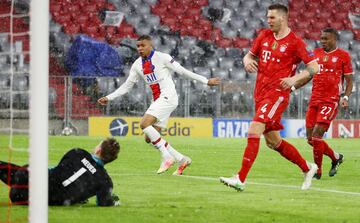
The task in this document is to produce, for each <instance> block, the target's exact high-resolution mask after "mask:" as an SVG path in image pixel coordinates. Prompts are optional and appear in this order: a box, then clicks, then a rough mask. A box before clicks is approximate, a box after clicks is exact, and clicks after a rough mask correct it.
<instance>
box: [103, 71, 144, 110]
mask: <svg viewBox="0 0 360 223" xmlns="http://www.w3.org/2000/svg"><path fill="white" fill-rule="evenodd" d="M138 81H139V76H138V75H137V72H136V71H135V69H134V65H133V66H132V67H131V69H130V74H129V77H128V78H127V79H126V81H125V83H123V84H122V85H121V86H120V87H119V88H118V89H116V90H115V91H114V92H113V93H111V94H109V95H107V96H105V97H101V98H99V99H98V101H97V102H98V103H99V104H101V105H106V104H107V103H108V102H109V101H111V100H114V99H115V98H117V97H120V96H122V95H124V94H126V93H128V92H129V91H130V90H131V89H132V88H133V86H134V84H135V83H136V82H138Z"/></svg>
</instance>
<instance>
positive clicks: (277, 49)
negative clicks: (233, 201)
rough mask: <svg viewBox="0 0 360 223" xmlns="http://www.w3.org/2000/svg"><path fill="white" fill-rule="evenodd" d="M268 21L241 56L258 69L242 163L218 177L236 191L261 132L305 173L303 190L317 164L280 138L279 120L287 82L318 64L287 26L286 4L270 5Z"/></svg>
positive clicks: (247, 65)
mask: <svg viewBox="0 0 360 223" xmlns="http://www.w3.org/2000/svg"><path fill="white" fill-rule="evenodd" d="M267 22H268V24H269V27H270V29H266V30H264V31H262V32H261V33H260V35H259V36H258V37H257V38H256V39H255V41H254V44H253V46H252V48H251V50H250V52H249V53H247V54H246V56H245V57H244V66H245V69H246V70H247V71H248V72H251V73H253V72H257V80H256V85H255V92H254V95H255V116H254V118H253V121H252V122H251V124H250V128H249V131H248V139H247V146H246V148H245V152H244V156H243V160H242V166H241V169H240V171H239V172H238V174H236V175H235V176H234V177H231V178H226V177H220V181H221V182H222V183H224V184H225V185H228V186H230V187H233V188H235V189H236V190H238V191H242V190H244V188H245V179H246V176H247V174H248V172H249V171H250V168H251V166H252V164H253V163H254V161H255V158H256V156H257V154H258V151H259V144H260V136H261V135H264V137H265V140H266V144H267V146H268V147H270V148H271V149H274V150H275V151H277V152H279V153H280V154H281V155H282V156H283V157H284V158H286V159H288V160H289V161H291V162H293V163H294V164H296V165H298V166H299V167H300V168H301V170H302V172H303V173H304V176H305V177H304V183H303V185H302V187H301V188H302V189H304V190H306V189H308V188H309V187H310V185H311V180H312V178H313V176H314V174H315V173H316V170H317V166H316V165H315V164H313V163H309V162H307V161H306V160H305V159H304V158H303V157H302V156H301V155H300V154H299V152H298V151H297V150H296V148H295V147H294V146H293V145H291V144H290V143H288V142H286V141H285V140H283V139H282V138H281V136H280V133H279V131H280V130H281V129H283V126H282V125H281V123H280V120H281V114H282V113H283V112H284V110H285V109H286V107H287V105H288V103H289V95H290V89H289V87H288V84H289V83H290V84H291V83H292V82H295V81H297V79H303V78H306V77H308V76H312V75H313V74H315V73H317V72H318V64H317V62H316V60H315V58H314V57H313V54H312V52H310V53H309V52H307V50H306V46H305V43H304V42H303V41H302V40H301V38H299V37H298V36H296V35H295V34H294V32H292V31H291V30H290V28H289V27H288V9H287V7H286V6H284V5H281V4H274V5H271V6H269V8H268V12H267ZM301 61H303V62H304V63H305V64H306V65H307V68H306V70H304V71H302V72H301V73H300V74H298V75H295V71H296V67H297V64H299V63H300V62H301ZM294 75H295V76H294ZM291 76H294V77H296V78H294V79H290V80H288V79H287V77H291ZM291 86H292V85H291Z"/></svg>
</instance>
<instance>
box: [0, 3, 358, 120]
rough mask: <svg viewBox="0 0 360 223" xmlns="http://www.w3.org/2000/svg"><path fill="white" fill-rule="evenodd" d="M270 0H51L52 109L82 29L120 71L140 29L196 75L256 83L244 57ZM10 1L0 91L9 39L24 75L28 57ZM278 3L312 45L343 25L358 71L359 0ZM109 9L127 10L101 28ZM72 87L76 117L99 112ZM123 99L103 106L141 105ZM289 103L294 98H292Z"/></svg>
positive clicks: (235, 97) (0, 97)
mask: <svg viewBox="0 0 360 223" xmlns="http://www.w3.org/2000/svg"><path fill="white" fill-rule="evenodd" d="M273 2H274V1H272V0H261V1H260V0H256V1H250V0H238V1H233V0H176V1H174V0H121V1H120V0H108V1H107V0H83V1H76V0H51V1H50V14H51V21H50V23H51V27H50V32H51V33H50V37H51V38H50V39H51V46H52V47H53V48H54V49H55V48H56V50H57V52H56V53H53V52H52V53H51V55H50V75H51V77H50V79H51V80H50V87H51V89H52V90H51V92H52V93H51V96H50V97H51V102H53V106H54V110H55V111H56V113H57V115H58V116H59V117H62V116H63V114H64V113H63V111H64V101H63V100H64V92H65V81H64V79H63V77H62V76H66V75H68V74H67V71H66V69H65V68H64V65H63V62H62V61H63V59H64V54H65V53H66V51H67V50H68V48H69V47H70V45H71V41H72V40H73V39H74V37H75V36H76V35H78V34H87V35H88V36H90V37H93V38H95V39H97V40H100V41H106V42H108V43H109V44H112V45H113V47H115V48H116V50H117V51H118V53H120V54H121V55H122V56H123V57H124V61H125V63H126V64H125V68H124V73H125V75H126V74H127V73H128V70H129V69H130V65H131V63H132V62H133V61H134V59H135V58H136V52H135V51H134V49H135V40H136V38H137V37H138V36H139V35H144V34H150V35H152V36H153V41H154V45H155V47H156V49H159V50H160V51H163V52H167V53H169V54H171V55H173V56H174V57H175V58H176V59H177V60H178V61H179V62H181V63H182V64H183V65H184V66H186V67H187V68H190V69H193V70H194V71H195V72H198V73H199V74H202V75H204V76H207V77H211V76H212V75H216V76H220V77H222V78H223V79H225V80H229V81H234V82H237V83H238V82H240V81H241V82H242V81H253V79H254V77H253V75H249V74H247V73H246V72H245V70H244V68H243V65H242V61H241V59H242V57H243V55H244V54H245V52H247V50H248V48H249V46H250V44H251V42H252V41H253V39H254V37H255V36H256V35H257V33H258V32H259V31H260V30H261V29H262V28H264V27H265V26H266V15H265V10H266V8H267V6H268V5H270V4H272V3H273ZM10 3H11V1H2V2H1V3H0V49H1V54H0V68H1V74H0V89H8V88H7V87H8V86H9V84H8V83H9V79H8V74H9V72H8V70H9V69H10V64H9V63H10V61H9V58H8V56H6V55H5V52H9V51H10V44H14V45H16V44H17V43H21V44H20V46H21V50H22V53H23V55H24V58H25V59H24V62H25V65H23V67H25V71H24V73H26V72H28V71H26V66H27V63H28V60H29V56H28V50H29V36H28V34H27V32H28V29H29V24H28V18H27V17H17V16H14V21H13V32H14V34H13V41H12V43H11V42H10V38H9V35H8V33H9V31H10V17H9V16H8V15H9V13H10ZM282 3H285V4H287V5H288V6H289V8H290V19H289V21H290V27H292V29H293V30H294V31H295V32H296V33H297V34H298V35H299V36H301V37H304V38H305V39H306V41H307V43H308V45H309V46H310V47H312V48H315V47H318V46H319V42H318V40H319V34H320V33H319V32H320V30H321V29H322V28H325V27H327V26H332V27H334V28H336V29H338V30H340V40H339V46H340V47H341V48H344V49H345V50H348V51H349V52H350V53H351V55H352V59H353V64H354V69H355V70H356V71H357V72H359V71H360V30H359V29H357V28H355V27H353V26H352V24H351V21H350V19H349V13H355V14H356V13H357V14H359V13H360V12H359V11H356V10H359V8H360V3H359V1H357V0H348V1H342V0H332V1H324V0H320V1H317V0H288V1H282ZM210 8H212V9H219V10H222V9H224V8H226V9H229V10H230V11H231V16H230V20H229V21H226V22H222V21H221V20H217V21H212V20H211V19H209V9H210ZM106 10H110V11H111V10H113V11H120V12H122V13H124V15H125V18H124V20H123V21H122V23H121V24H120V25H119V26H118V27H114V26H102V19H103V12H104V11H106ZM18 12H19V13H22V11H21V10H20V9H16V10H15V15H16V13H18ZM19 66H20V65H19V63H15V70H21V69H20V67H19ZM23 70H24V69H23ZM20 79H21V78H20ZM20 79H19V83H17V84H16V85H17V87H19V88H21V89H23V86H22V85H23V82H22V81H20ZM355 79H356V80H357V81H359V80H360V78H359V75H355ZM14 81H15V80H14ZM16 81H17V80H16ZM118 81H119V80H118ZM14 86H15V85H14ZM118 86H119V83H117V81H116V80H114V79H113V78H111V79H106V78H97V88H98V92H97V93H98V94H107V93H109V92H111V91H112V90H114V89H115V88H116V87H118ZM191 87H192V89H194V90H196V89H195V85H193V84H191ZM0 91H1V90H0ZM139 91H140V90H139ZM225 91H226V89H225ZM1 92H2V91H1ZM72 93H73V98H72V104H73V107H72V115H73V117H75V118H86V117H87V116H88V115H97V114H102V113H103V112H104V111H102V110H100V109H99V108H97V107H96V104H95V101H94V98H91V97H89V96H87V95H86V93H87V92H84V90H81V89H80V87H79V86H77V85H76V84H75V83H73V87H72ZM226 94H227V93H226V92H224V94H223V96H222V97H223V98H228V99H226V100H228V102H229V103H230V102H231V100H232V101H244V103H245V99H241V98H242V95H248V94H251V91H249V92H245V91H243V90H241V89H240V92H238V94H234V93H231V94H229V96H226ZM8 95H9V94H6V93H1V94H0V107H1V108H3V107H6V106H8V101H9V99H8V98H7V97H8ZM138 98H141V95H140V93H139V92H137V89H135V93H134V94H132V95H131V96H128V97H127V98H125V99H124V100H130V101H131V103H130V104H131V105H132V106H133V105H136V102H135V101H136V99H138ZM24 100H25V99H23V98H22V99H21V100H20V99H19V100H18V101H17V102H19V103H22V102H23V101H24ZM132 100H134V101H132ZM209 100H211V99H209V98H207V97H205V96H204V94H201V93H199V94H193V95H192V96H191V103H192V102H195V101H197V102H198V101H200V102H201V103H203V105H204V106H203V107H202V108H199V109H195V108H193V109H195V110H196V111H194V112H192V113H193V114H200V111H201V112H204V113H201V115H208V114H211V115H214V114H213V113H211V112H213V109H212V107H211V103H210V101H209ZM226 100H225V101H226ZM123 103H124V101H121V103H120V102H116V101H115V103H114V105H112V106H113V107H111V108H110V110H109V109H107V112H109V111H116V109H125V110H127V111H131V112H133V113H136V112H137V111H141V110H142V109H136V108H135V106H133V107H131V106H124V105H123ZM292 103H297V102H296V101H294V100H293V101H292ZM356 103H359V102H358V101H357V102H356ZM196 104H199V103H196ZM26 106H27V102H26V103H25V104H24V106H19V107H20V108H22V107H24V108H26ZM236 106H239V105H236V103H235V105H234V106H233V107H236ZM130 107H131V108H130ZM243 107H246V106H243ZM249 107H251V106H249ZM84 108H86V110H85V109H84ZM248 109H250V108H248ZM247 111H249V110H247Z"/></svg>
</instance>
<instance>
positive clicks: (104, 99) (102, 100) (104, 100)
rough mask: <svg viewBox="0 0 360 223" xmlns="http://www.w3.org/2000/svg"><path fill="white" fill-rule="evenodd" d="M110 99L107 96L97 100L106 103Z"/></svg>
mask: <svg viewBox="0 0 360 223" xmlns="http://www.w3.org/2000/svg"><path fill="white" fill-rule="evenodd" d="M108 101H109V99H108V98H107V97H101V98H99V99H98V100H97V102H98V103H99V104H101V105H106V104H107V103H108Z"/></svg>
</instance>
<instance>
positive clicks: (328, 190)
mask: <svg viewBox="0 0 360 223" xmlns="http://www.w3.org/2000/svg"><path fill="white" fill-rule="evenodd" d="M180 177H185V178H193V179H198V180H210V181H219V178H215V177H206V176H190V175H181V176H180ZM247 184H253V185H259V186H269V187H280V188H288V189H299V190H300V186H294V185H284V184H270V183H257V182H247ZM309 190H315V191H320V192H327V193H337V194H348V195H357V196H360V192H352V191H341V190H332V189H323V188H316V187H311V188H310V189H309Z"/></svg>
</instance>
